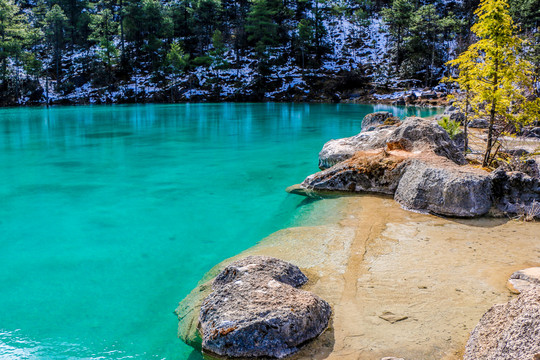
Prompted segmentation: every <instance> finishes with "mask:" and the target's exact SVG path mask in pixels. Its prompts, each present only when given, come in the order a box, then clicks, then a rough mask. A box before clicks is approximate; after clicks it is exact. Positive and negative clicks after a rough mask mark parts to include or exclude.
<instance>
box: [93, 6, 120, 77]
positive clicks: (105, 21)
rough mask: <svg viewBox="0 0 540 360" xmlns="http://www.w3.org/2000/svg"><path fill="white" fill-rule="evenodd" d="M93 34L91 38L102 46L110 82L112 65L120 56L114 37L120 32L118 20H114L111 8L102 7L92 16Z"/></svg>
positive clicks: (102, 56)
mask: <svg viewBox="0 0 540 360" xmlns="http://www.w3.org/2000/svg"><path fill="white" fill-rule="evenodd" d="M90 28H91V29H92V34H91V35H90V39H91V40H93V41H95V42H97V44H98V45H99V47H100V52H99V56H100V58H101V59H102V61H103V62H104V64H105V69H106V72H107V76H108V80H109V84H111V82H112V66H113V64H114V63H115V61H116V58H117V56H118V49H117V47H116V46H115V44H114V37H115V35H117V34H118V22H116V21H115V20H114V17H113V13H112V11H111V10H110V9H107V8H105V9H102V10H101V11H100V12H99V13H97V14H95V15H93V16H92V23H91V24H90Z"/></svg>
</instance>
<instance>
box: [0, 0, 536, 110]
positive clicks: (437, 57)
mask: <svg viewBox="0 0 540 360" xmlns="http://www.w3.org/2000/svg"><path fill="white" fill-rule="evenodd" d="M477 6H478V1H477V0H464V1H444V0H439V1H420V0H416V1H415V0H394V1H393V2H392V1H387V0H374V1H371V0H221V1H220V0H161V1H160V0H140V1H138V0H101V1H92V0H0V61H1V67H2V69H1V78H0V93H1V104H2V105H15V104H37V103H44V102H45V101H47V100H48V101H49V102H51V103H114V102H117V103H121V102H148V101H162V102H174V101H201V100H205V101H223V100H227V101H259V100H275V101H332V100H334V101H339V100H344V99H349V98H351V97H355V96H360V95H359V94H366V93H369V92H370V91H371V92H373V91H374V90H373V89H375V88H376V89H378V90H377V91H381V90H380V89H385V88H387V89H395V88H400V87H402V88H410V87H417V88H423V87H429V86H435V85H436V84H437V83H438V82H439V80H440V79H441V78H442V77H443V75H444V72H445V66H444V64H445V62H446V61H448V60H449V59H451V58H453V57H455V56H456V55H457V54H458V53H459V52H461V51H462V50H463V49H465V48H466V47H467V45H469V43H470V42H471V41H473V40H474V39H472V35H471V32H470V27H471V25H472V23H473V22H474V20H475V19H474V14H473V13H474V10H475V9H476V7H477ZM511 11H512V14H513V16H514V20H515V21H516V23H517V24H519V26H520V27H519V31H520V33H521V35H522V36H523V37H526V38H527V39H528V40H529V45H528V47H527V56H529V57H530V60H531V61H532V62H533V63H534V64H535V66H536V69H537V71H536V72H537V73H540V70H539V69H540V34H539V31H538V30H539V26H540V23H539V20H540V0H513V1H512V2H511Z"/></svg>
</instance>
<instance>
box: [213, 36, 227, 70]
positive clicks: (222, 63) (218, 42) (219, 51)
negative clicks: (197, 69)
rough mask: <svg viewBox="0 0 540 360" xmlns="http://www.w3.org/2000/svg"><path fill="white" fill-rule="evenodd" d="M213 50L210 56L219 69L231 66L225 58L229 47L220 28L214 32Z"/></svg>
mask: <svg viewBox="0 0 540 360" xmlns="http://www.w3.org/2000/svg"><path fill="white" fill-rule="evenodd" d="M212 48H213V49H212V51H211V52H210V56H211V57H212V61H213V65H214V66H215V67H216V68H217V69H225V68H227V67H228V66H229V63H228V62H227V61H226V60H225V53H226V52H227V47H226V46H225V42H224V40H223V33H222V32H221V31H219V30H215V31H214V34H212Z"/></svg>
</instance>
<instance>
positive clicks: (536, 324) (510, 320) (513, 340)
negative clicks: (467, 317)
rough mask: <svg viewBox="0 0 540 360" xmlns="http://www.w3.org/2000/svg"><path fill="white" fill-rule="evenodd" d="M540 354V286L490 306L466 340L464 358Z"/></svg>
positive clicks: (526, 358)
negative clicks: (501, 303)
mask: <svg viewBox="0 0 540 360" xmlns="http://www.w3.org/2000/svg"><path fill="white" fill-rule="evenodd" d="M538 358H540V288H535V289H534V290H531V291H526V292H524V293H522V294H521V295H520V296H519V297H517V298H516V299H513V300H511V301H510V302H508V303H507V304H504V305H495V306H493V307H492V308H491V309H489V310H488V311H487V312H486V313H485V314H484V316H483V317H482V319H481V320H480V322H479V323H478V325H477V326H476V327H475V328H474V330H473V331H472V333H471V336H470V338H469V341H468V342H467V347H466V349H465V355H464V357H463V359H464V360H518V359H519V360H537V359H538Z"/></svg>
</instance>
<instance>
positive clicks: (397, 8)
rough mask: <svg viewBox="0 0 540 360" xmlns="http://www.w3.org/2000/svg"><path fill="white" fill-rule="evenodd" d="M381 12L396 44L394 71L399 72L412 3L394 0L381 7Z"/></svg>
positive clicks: (407, 0)
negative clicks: (389, 5) (388, 4)
mask: <svg viewBox="0 0 540 360" xmlns="http://www.w3.org/2000/svg"><path fill="white" fill-rule="evenodd" d="M381 14H382V17H383V19H384V21H385V22H386V23H387V24H388V27H389V30H390V33H391V34H392V37H393V39H394V42H395V45H396V53H395V56H396V73H399V70H400V68H401V63H402V62H403V42H404V39H405V37H406V36H407V34H408V31H409V28H410V26H411V19H412V17H413V14H414V5H413V4H412V2H411V1H410V0H394V1H393V2H392V7H391V8H387V9H383V10H382V12H381Z"/></svg>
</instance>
